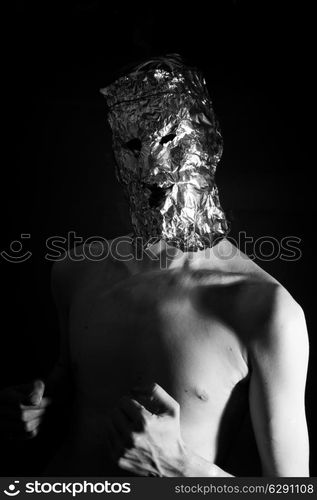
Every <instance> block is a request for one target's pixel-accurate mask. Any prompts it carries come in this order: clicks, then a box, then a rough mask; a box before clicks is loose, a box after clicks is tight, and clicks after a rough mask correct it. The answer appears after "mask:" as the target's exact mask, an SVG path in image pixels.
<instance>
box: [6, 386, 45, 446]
mask: <svg viewBox="0 0 317 500" xmlns="http://www.w3.org/2000/svg"><path fill="white" fill-rule="evenodd" d="M44 389H45V384H44V382H43V381H42V380H35V381H33V382H31V383H29V384H23V385H17V386H14V387H8V388H6V389H3V390H2V391H0V437H1V438H2V439H3V438H4V439H30V438H33V437H35V436H36V435H37V434H38V431H39V427H40V424H41V421H42V419H43V415H44V413H45V411H46V408H47V406H48V405H49V404H50V399H49V398H46V397H43V394H44Z"/></svg>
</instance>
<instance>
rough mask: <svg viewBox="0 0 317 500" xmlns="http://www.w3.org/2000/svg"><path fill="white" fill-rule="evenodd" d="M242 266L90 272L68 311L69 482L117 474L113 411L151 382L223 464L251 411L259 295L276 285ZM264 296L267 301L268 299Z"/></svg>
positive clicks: (65, 456) (115, 265) (192, 437)
mask: <svg viewBox="0 0 317 500" xmlns="http://www.w3.org/2000/svg"><path fill="white" fill-rule="evenodd" d="M235 262H236V263H233V261H231V263H230V265H229V264H226V263H225V262H222V264H221V265H220V266H219V263H218V264H217V265H216V266H215V264H214V262H211V261H210V262H209V261H205V262H203V263H201V262H200V263H199V264H197V265H196V266H192V268H188V267H182V266H179V267H176V268H171V269H165V270H159V269H157V268H156V269H154V270H153V269H146V270H145V271H144V272H139V271H138V272H131V269H132V268H131V266H130V267H128V266H127V265H126V264H125V263H122V262H118V261H113V260H109V261H108V262H107V263H89V264H88V265H87V266H86V267H85V269H84V272H83V273H82V279H81V281H80V286H78V287H77V289H76V293H74V294H73V295H72V300H71V304H70V310H69V345H70V354H71V367H72V375H73V378H74V382H75V388H76V397H75V403H74V417H73V425H72V431H71V434H70V437H69V440H68V441H67V443H66V445H65V447H64V449H62V450H61V452H60V455H59V456H58V457H57V458H56V461H54V462H55V467H56V464H59V466H58V467H59V469H62V468H63V465H62V463H63V461H64V469H65V472H67V473H69V474H76V475H82V474H83V475H86V474H92V475H99V474H102V475H119V474H120V471H119V470H117V469H115V468H113V466H111V462H110V461H109V458H108V457H107V452H106V446H105V435H104V428H105V422H106V418H107V413H108V412H109V411H110V410H111V409H112V408H113V407H114V406H115V405H116V403H117V402H118V400H119V399H120V397H121V396H123V395H125V394H129V393H130V391H131V389H132V388H133V387H134V386H140V385H143V384H146V383H148V382H157V383H158V384H160V385H161V386H162V387H163V388H164V389H165V390H166V391H167V392H168V393H169V394H171V395H172V396H173V397H174V398H175V399H176V400H177V401H178V402H179V404H180V408H181V432H182V437H183V439H184V441H185V443H186V444H187V445H188V446H189V447H191V448H192V449H193V450H194V451H195V452H196V453H198V454H199V455H201V456H203V457H205V458H206V459H208V460H210V461H211V462H215V461H217V460H219V459H223V457H224V456H225V454H226V453H227V451H228V449H229V446H230V443H231V440H232V439H233V437H234V435H235V433H236V432H237V429H238V428H239V426H240V424H241V421H242V418H243V416H244V414H245V412H246V409H247V404H248V403H247V401H248V399H247V398H248V379H249V374H250V367H249V364H248V343H249V342H250V336H249V334H250V331H252V328H253V327H254V326H255V323H256V321H257V314H256V313H255V309H257V308H258V307H259V304H260V303H261V301H258V300H257V298H256V296H257V290H258V289H259V288H261V287H263V286H266V287H274V286H275V283H276V282H274V280H273V279H269V278H268V277H267V275H266V274H265V273H264V272H263V275H259V274H257V272H254V271H255V267H256V266H254V265H253V264H252V263H251V264H248V266H249V269H248V271H249V272H247V271H246V263H245V262H244V263H243V265H242V263H241V261H240V260H239V259H236V261H235ZM253 266H254V267H253ZM138 269H140V266H139V268H138ZM262 292H263V290H262V291H261V297H262V299H261V300H263V297H265V296H267V297H269V296H270V293H268V294H267V293H266V294H264V295H263V293H262ZM251 297H253V299H254V300H253V302H254V303H253V304H251V302H250V298H251ZM261 311H263V308H262V307H261ZM52 467H53V468H52V470H51V471H50V470H49V471H48V472H50V473H54V465H53V466H52ZM59 473H61V470H59ZM122 475H126V473H125V472H122Z"/></svg>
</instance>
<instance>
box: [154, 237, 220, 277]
mask: <svg viewBox="0 0 317 500" xmlns="http://www.w3.org/2000/svg"><path fill="white" fill-rule="evenodd" d="M218 247H219V243H218V244H216V245H215V246H214V247H212V248H205V249H204V250H198V251H197V252H186V251H185V252H184V251H182V250H180V249H179V248H176V247H173V246H171V245H169V244H168V243H166V241H164V240H160V241H159V242H157V243H154V244H151V245H149V246H148V247H147V249H146V255H145V258H144V264H145V265H146V266H149V267H150V268H152V269H153V270H154V269H162V270H163V269H181V268H186V269H191V268H192V269H195V268H196V269H197V268H198V267H200V264H202V263H203V262H206V260H209V261H210V259H213V258H214V259H215V260H216V259H217V258H219V248H218ZM217 260H218V259H217Z"/></svg>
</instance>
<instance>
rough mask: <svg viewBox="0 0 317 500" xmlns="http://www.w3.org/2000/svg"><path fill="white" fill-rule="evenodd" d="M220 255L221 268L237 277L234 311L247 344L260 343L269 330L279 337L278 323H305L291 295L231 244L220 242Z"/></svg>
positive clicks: (298, 306) (300, 308)
mask: <svg viewBox="0 0 317 500" xmlns="http://www.w3.org/2000/svg"><path fill="white" fill-rule="evenodd" d="M219 254H220V258H221V259H222V262H223V265H224V268H227V269H228V270H229V272H230V273H234V274H235V273H236V275H237V276H238V277H239V279H238V286H237V287H236V288H237V290H238V292H237V294H236V304H237V311H238V313H239V317H240V318H241V321H242V324H244V325H245V326H246V330H248V334H249V339H250V341H256V340H257V339H258V338H260V339H261V340H263V338H264V336H266V335H268V334H269V332H272V331H275V334H278V331H281V329H279V328H276V325H277V324H279V325H282V324H283V325H289V324H291V323H292V322H293V323H294V322H296V323H301V322H303V321H305V319H304V313H303V310H302V307H301V306H300V305H299V304H298V302H297V301H296V300H295V298H294V297H293V296H292V295H291V293H290V292H289V291H288V290H287V289H286V288H285V287H284V286H283V285H282V284H281V283H279V282H278V281H277V280H276V279H275V278H274V277H273V276H271V275H270V274H269V273H267V272H266V271H265V270H264V269H262V268H261V267H260V266H259V265H257V264H256V263H255V262H254V261H253V260H252V259H250V258H249V257H248V256H247V255H246V254H244V253H243V252H241V251H240V250H239V249H238V248H237V247H235V246H234V245H233V244H232V243H231V242H230V241H224V242H223V244H222V247H221V248H220V251H219ZM286 330H287V328H284V329H283V331H286Z"/></svg>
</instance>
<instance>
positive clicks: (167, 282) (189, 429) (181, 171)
mask: <svg viewBox="0 0 317 500" xmlns="http://www.w3.org/2000/svg"><path fill="white" fill-rule="evenodd" d="M103 93H104V94H105V95H106V98H107V104H108V107H109V121H110V125H111V127H112V130H113V137H114V151H115V156H116V161H117V174H118V177H119V180H120V181H121V182H122V184H123V188H124V190H125V193H126V195H127V197H128V200H129V204H130V211H131V216H132V224H133V228H134V233H133V234H132V235H129V236H126V237H122V238H119V239H117V240H116V241H115V242H109V247H111V252H109V255H108V256H107V258H104V259H99V260H97V259H96V260H95V259H90V260H89V259H84V260H82V261H74V259H73V258H72V256H71V255H70V256H68V258H67V259H65V260H64V261H62V262H60V263H56V264H55V266H54V269H53V275H52V283H53V294H54V297H55V300H56V303H57V307H58V311H59V317H60V323H61V331H62V338H63V342H62V351H61V360H60V363H59V364H58V366H57V368H56V371H55V374H54V375H53V377H52V378H51V379H50V381H49V382H48V388H47V390H46V393H44V396H45V395H48V396H49V397H51V398H52V399H54V394H60V393H61V392H62V389H61V388H65V380H66V379H67V378H68V377H69V373H70V374H71V378H72V380H73V386H74V392H73V396H74V398H73V408H72V426H71V431H70V432H69V435H68V437H67V439H66V440H65V443H64V444H63V446H62V448H61V449H60V450H59V452H58V454H57V455H56V457H55V459H54V460H53V461H52V462H51V464H50V465H49V467H48V469H47V471H46V472H47V474H49V475H78V476H80V475H102V476H105V475H107V476H111V475H112V476H114V475H122V476H124V475H126V474H127V473H129V474H132V475H141V476H146V475H151V476H167V477H168V476H206V477H208V476H212V477H214V476H230V475H232V474H233V473H234V471H231V470H224V469H222V468H221V467H220V466H219V464H223V463H225V457H226V455H227V454H228V452H229V448H230V442H231V441H232V439H233V438H234V436H235V433H236V432H237V431H238V429H239V425H240V424H241V421H242V417H243V415H244V413H245V411H246V409H247V408H248V404H249V408H250V414H251V419H252V424H253V429H254V432H255V437H256V442H257V447H258V451H259V455H260V458H261V463H262V471H263V475H264V476H277V477H279V476H308V475H309V470H308V454H309V452H308V448H309V446H308V434H307V425H306V418H305V404H304V394H305V382H306V372H307V362H308V340H307V331H306V326H305V319H304V314H303V312H302V309H301V307H300V306H299V305H298V304H297V303H296V302H295V300H294V299H293V298H292V297H291V296H290V294H289V293H288V292H287V291H286V290H285V289H284V288H283V287H282V286H281V285H280V284H279V283H278V282H277V281H276V280H275V279H274V278H272V277H271V276H269V275H268V274H267V273H266V272H265V271H263V270H262V269H261V268H259V267H258V266H257V265H256V264H255V263H254V262H253V261H251V260H250V259H248V258H247V256H246V255H244V254H242V253H241V252H240V251H239V250H238V249H237V248H236V247H234V246H233V245H232V244H231V243H230V242H229V241H228V239H226V233H227V224H226V220H225V217H224V214H223V211H222V209H221V206H220V204H219V199H218V193H217V188H216V186H215V183H214V173H215V167H216V165H217V163H218V161H219V159H220V156H221V147H222V143H221V136H220V133H219V130H218V128H217V123H216V121H215V118H214V114H213V110H212V107H211V103H210V99H209V96H208V93H207V90H206V86H205V83H204V80H203V79H202V78H201V76H200V74H199V73H198V72H196V71H195V70H193V69H191V68H186V67H184V66H183V65H182V63H181V61H180V60H178V59H173V58H168V59H166V60H162V59H159V60H155V61H152V62H151V63H150V64H145V65H143V66H140V67H138V68H137V69H135V70H134V71H132V72H131V73H130V74H128V75H127V76H125V77H122V78H121V79H119V80H118V81H116V82H115V83H114V84H113V85H111V86H109V87H107V88H106V89H104V90H103ZM140 241H141V244H140ZM140 247H142V248H143V250H144V249H145V250H146V251H143V253H141V257H140V255H139V253H138V250H139V249H140ZM105 250H106V248H105ZM96 253H99V249H97V248H96ZM35 392H36V391H35ZM38 392H40V396H39V398H38V401H37V402H36V404H35V405H34V409H33V411H34V412H35V411H38V409H39V408H40V407H41V403H40V399H41V397H42V394H43V386H41V385H40V384H38ZM32 397H33V399H34V397H35V396H34V391H33V395H32ZM44 406H45V405H44ZM34 415H35V414H34ZM24 420H27V421H28V422H32V421H35V420H37V422H38V423H39V422H40V416H39V415H38V414H37V415H36V419H35V418H33V419H32V409H31V410H30V409H29V410H28V417H27V418H26V417H24ZM29 427H30V428H31V427H32V426H31V425H29ZM36 428H37V425H33V428H32V430H31V432H33V434H34V433H35V431H34V429H36ZM243 453H244V450H241V454H243Z"/></svg>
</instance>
